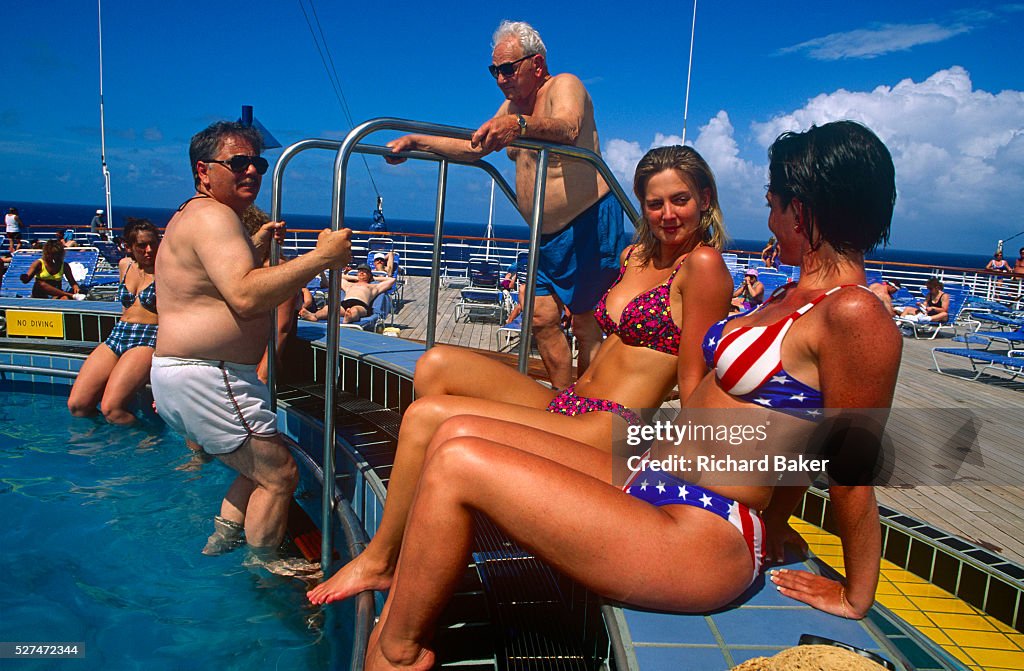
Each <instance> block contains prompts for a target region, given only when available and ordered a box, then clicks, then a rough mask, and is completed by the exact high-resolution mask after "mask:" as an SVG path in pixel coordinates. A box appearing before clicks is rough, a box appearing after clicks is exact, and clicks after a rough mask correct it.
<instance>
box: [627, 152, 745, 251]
mask: <svg viewBox="0 0 1024 671" xmlns="http://www.w3.org/2000/svg"><path fill="white" fill-rule="evenodd" d="M666 170H675V171H676V172H677V173H678V174H679V176H680V177H681V178H682V179H683V181H685V182H686V183H687V184H689V185H690V186H691V187H692V188H693V190H694V192H695V193H696V194H697V199H698V202H700V204H701V205H702V206H703V205H704V204H705V203H704V202H703V198H704V192H705V190H706V191H707V192H708V194H709V199H708V203H707V209H705V210H704V211H703V213H702V214H701V218H700V224H701V242H703V243H704V244H706V245H708V246H709V247H714V248H715V249H717V250H719V251H721V250H722V249H724V248H725V244H726V242H727V241H728V239H729V235H728V234H727V233H726V231H725V221H724V219H723V216H722V208H721V206H719V204H718V186H717V185H716V184H715V174H714V173H713V172H711V167H710V166H709V165H708V164H707V161H705V160H704V158H703V157H702V156H701V155H700V154H699V153H697V150H696V149H693V148H692V147H685V146H681V145H673V146H670V147H655V148H654V149H652V150H650V151H649V152H647V153H646V154H645V155H644V157H643V158H642V159H640V162H639V163H638V164H637V166H636V173H635V174H634V175H633V193H634V194H636V197H637V198H638V199H639V200H640V204H641V208H642V207H643V203H644V200H645V199H646V195H647V182H649V181H650V179H651V177H653V176H655V175H657V174H658V173H661V172H664V171H666ZM633 244H634V245H636V251H637V256H638V260H639V261H640V263H641V264H646V263H648V262H649V261H650V260H651V259H652V258H653V257H654V255H655V254H656V253H657V251H658V247H659V246H660V245H661V243H660V242H659V241H658V239H657V238H656V237H654V233H653V232H652V231H651V225H650V223H649V222H648V221H647V216H646V215H644V216H642V217H640V221H638V222H637V226H636V233H635V234H634V236H633Z"/></svg>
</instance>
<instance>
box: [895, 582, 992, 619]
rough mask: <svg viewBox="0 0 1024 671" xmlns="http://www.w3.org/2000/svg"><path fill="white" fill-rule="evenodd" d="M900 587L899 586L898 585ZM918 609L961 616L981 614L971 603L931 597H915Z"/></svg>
mask: <svg viewBox="0 0 1024 671" xmlns="http://www.w3.org/2000/svg"><path fill="white" fill-rule="evenodd" d="M897 587H898V585H897ZM914 603H915V604H917V607H918V608H920V609H921V610H923V611H925V612H927V613H959V614H961V615H980V614H981V612H980V611H979V610H978V609H977V608H975V607H974V606H972V605H971V604H969V603H965V602H963V601H961V600H960V599H954V598H951V597H946V598H944V599H942V598H935V597H930V596H917V597H914Z"/></svg>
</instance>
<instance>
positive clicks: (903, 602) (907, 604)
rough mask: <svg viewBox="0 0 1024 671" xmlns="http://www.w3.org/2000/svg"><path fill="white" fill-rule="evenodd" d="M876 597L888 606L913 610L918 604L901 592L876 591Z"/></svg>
mask: <svg viewBox="0 0 1024 671" xmlns="http://www.w3.org/2000/svg"><path fill="white" fill-rule="evenodd" d="M875 599H876V600H877V601H878V602H879V603H881V604H882V605H883V606H885V607H886V608H892V609H899V610H913V609H914V608H916V607H917V605H916V604H915V603H914V602H913V601H911V600H910V599H908V598H907V597H905V596H903V595H901V594H882V593H880V592H877V591H876V592H875Z"/></svg>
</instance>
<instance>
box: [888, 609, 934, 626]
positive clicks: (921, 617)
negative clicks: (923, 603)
mask: <svg viewBox="0 0 1024 671" xmlns="http://www.w3.org/2000/svg"><path fill="white" fill-rule="evenodd" d="M893 612H894V613H896V614H897V615H899V616H900V617H901V618H903V619H904V620H905V621H906V622H908V623H909V624H912V625H914V626H915V627H934V626H935V623H934V622H932V621H931V620H929V619H928V616H927V615H925V614H924V613H922V612H921V611H919V610H894V611H893Z"/></svg>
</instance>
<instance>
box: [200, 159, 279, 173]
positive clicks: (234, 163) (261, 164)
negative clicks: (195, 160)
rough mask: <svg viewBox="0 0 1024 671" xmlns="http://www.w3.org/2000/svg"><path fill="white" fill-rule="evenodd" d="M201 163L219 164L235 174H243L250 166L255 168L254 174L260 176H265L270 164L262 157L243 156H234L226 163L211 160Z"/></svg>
mask: <svg viewBox="0 0 1024 671" xmlns="http://www.w3.org/2000/svg"><path fill="white" fill-rule="evenodd" d="M203 163H220V164H221V165H223V166H225V167H226V168H227V169H228V170H230V171H231V172H237V173H243V172H245V171H246V170H248V169H249V166H250V165H252V166H253V167H255V168H256V173H257V174H260V175H265V174H266V173H267V168H269V167H270V164H269V163H267V159H265V158H263V157H262V156H245V155H243V154H236V155H235V156H232V157H231V158H229V159H227V160H226V161H217V160H214V159H212V158H211V159H207V160H205V161H203Z"/></svg>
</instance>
